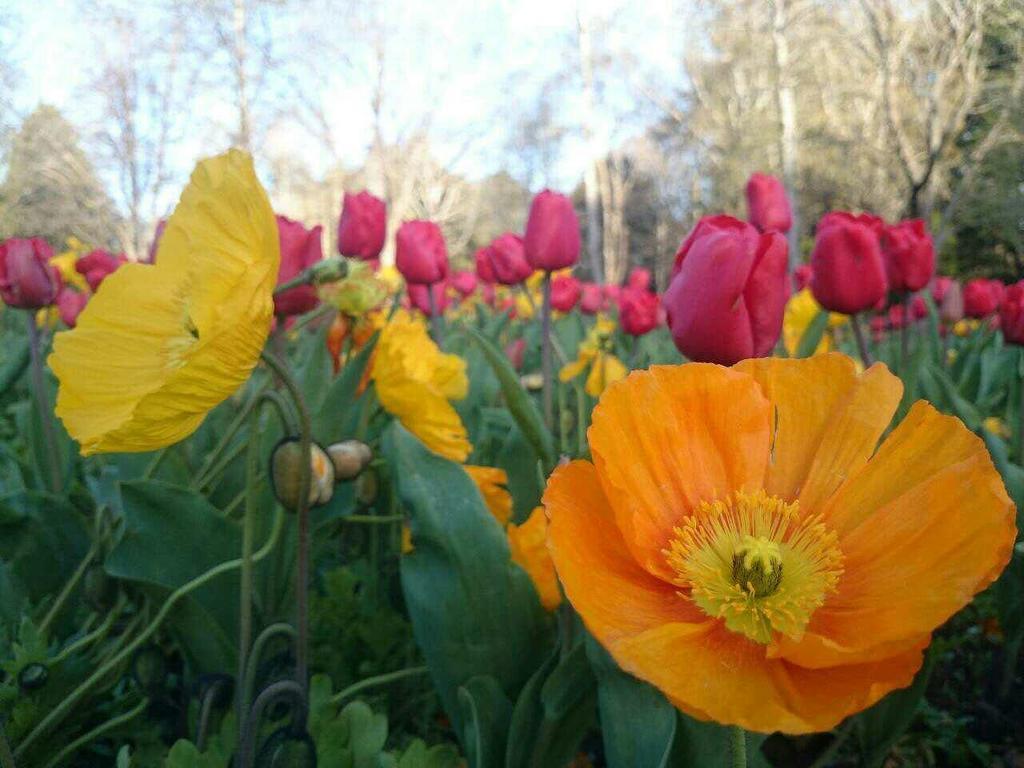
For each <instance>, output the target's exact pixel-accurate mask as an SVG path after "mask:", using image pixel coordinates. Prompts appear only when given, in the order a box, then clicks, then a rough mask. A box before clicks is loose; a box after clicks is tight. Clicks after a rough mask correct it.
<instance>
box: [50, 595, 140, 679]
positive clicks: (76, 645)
mask: <svg viewBox="0 0 1024 768" xmlns="http://www.w3.org/2000/svg"><path fill="white" fill-rule="evenodd" d="M124 603H125V597H124V594H123V593H121V594H119V595H118V596H117V603H116V604H115V605H114V607H113V608H112V609H111V611H110V613H108V614H107V617H106V618H105V619H104V620H103V623H102V624H100V625H99V626H98V627H96V629H94V630H93V631H92V632H90V633H89V634H88V635H83V636H82V637H81V638H79V639H78V640H76V641H75V642H73V643H72V644H71V645H69V646H68V647H67V648H65V649H64V650H63V651H61V652H60V653H58V654H57V655H56V656H54V657H53V658H52V659H50V662H49V663H50V664H51V665H56V664H59V663H60V662H62V661H64V659H66V658H67V657H68V656H71V655H72V654H73V653H77V652H78V651H80V650H82V649H83V648H85V647H87V646H89V645H92V644H93V643H94V642H96V641H97V640H102V639H103V638H104V637H106V636H107V633H108V632H109V631H110V628H111V627H112V626H113V625H114V622H115V621H117V618H118V616H120V615H121V609H122V608H123V607H124Z"/></svg>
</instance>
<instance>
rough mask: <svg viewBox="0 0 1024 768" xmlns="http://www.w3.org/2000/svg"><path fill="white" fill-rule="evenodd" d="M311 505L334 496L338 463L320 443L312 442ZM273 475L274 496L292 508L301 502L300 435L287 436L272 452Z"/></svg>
mask: <svg viewBox="0 0 1024 768" xmlns="http://www.w3.org/2000/svg"><path fill="white" fill-rule="evenodd" d="M308 460H309V463H310V478H309V505H310V506H311V507H317V506H320V505H322V504H326V503H327V502H328V501H330V500H331V496H332V495H333V493H334V464H333V463H332V462H331V459H330V457H329V456H328V455H327V452H326V451H324V449H323V448H321V447H320V446H319V445H317V444H316V443H310V444H309V459H308ZM270 478H271V484H272V486H273V489H274V496H276V497H277V500H278V501H279V502H281V506H283V507H284V508H285V509H286V510H288V511H289V512H294V511H295V510H296V509H298V506H299V487H300V484H301V483H302V454H301V444H300V441H299V440H298V438H295V437H286V438H285V439H284V440H282V441H281V442H280V443H278V444H277V447H276V448H275V449H274V452H273V453H272V454H271V456H270Z"/></svg>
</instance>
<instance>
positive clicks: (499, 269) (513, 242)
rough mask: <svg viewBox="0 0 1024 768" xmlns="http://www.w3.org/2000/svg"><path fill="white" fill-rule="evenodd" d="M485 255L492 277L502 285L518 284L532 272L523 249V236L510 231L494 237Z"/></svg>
mask: <svg viewBox="0 0 1024 768" xmlns="http://www.w3.org/2000/svg"><path fill="white" fill-rule="evenodd" d="M487 255H488V257H489V258H490V260H491V268H492V270H493V272H494V277H495V279H496V280H497V281H498V282H499V283H501V284H502V285H519V283H521V282H523V281H524V280H525V279H526V278H528V277H529V276H530V275H532V274H533V267H531V266H530V263H529V262H528V261H527V260H526V252H525V251H524V250H523V238H521V237H520V236H519V235H516V234H513V233H512V232H506V233H505V234H503V235H501V236H500V237H496V238H494V242H492V243H491V247H490V249H489V250H488V254H487Z"/></svg>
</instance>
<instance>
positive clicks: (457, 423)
mask: <svg viewBox="0 0 1024 768" xmlns="http://www.w3.org/2000/svg"><path fill="white" fill-rule="evenodd" d="M372 377H373V381H374V383H375V384H376V386H377V397H378V398H379V399H380V404H381V405H382V406H383V407H384V410H385V411H387V412H388V413H390V414H391V415H392V416H394V417H395V418H397V419H398V420H399V421H400V422H401V423H402V426H404V427H405V428H406V429H408V430H409V431H410V432H412V433H413V434H414V435H416V437H418V438H419V439H420V440H421V441H423V444H424V445H426V446H427V448H429V449H430V450H432V451H433V452H434V453H437V454H439V455H441V456H444V457H445V458H447V459H451V460H452V461H458V462H463V461H465V460H466V457H467V456H469V452H470V450H471V449H472V446H471V445H470V444H469V438H468V437H467V435H466V428H465V427H464V426H463V424H462V420H461V419H459V414H458V413H456V412H455V409H454V408H453V407H452V406H451V403H450V402H449V400H461V399H462V398H464V397H465V396H466V393H467V392H468V391H469V380H468V379H467V378H466V361H465V360H463V359H462V358H460V357H458V356H456V355H446V354H445V353H443V352H442V351H441V350H439V349H438V348H437V345H436V344H434V342H433V341H432V340H431V338H430V336H428V335H427V331H426V328H425V327H424V326H423V323H422V322H420V321H419V320H418V319H415V320H414V319H411V318H409V317H408V316H407V315H405V314H398V315H396V316H395V317H394V319H393V320H392V321H391V322H390V323H388V325H387V326H386V327H385V328H384V330H383V331H381V335H380V341H379V343H378V344H377V353H376V356H375V359H374V362H373V373H372Z"/></svg>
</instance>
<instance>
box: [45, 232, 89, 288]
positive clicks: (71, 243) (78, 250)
mask: <svg viewBox="0 0 1024 768" xmlns="http://www.w3.org/2000/svg"><path fill="white" fill-rule="evenodd" d="M85 251H86V249H85V246H83V245H82V243H81V242H79V240H78V239H77V238H74V237H69V238H68V250H66V251H64V252H63V253H58V254H57V255H56V256H54V257H53V258H52V259H50V263H51V264H52V265H53V266H55V267H56V268H57V271H58V272H60V276H61V279H62V280H63V281H64V283H65V284H67V285H71V286H74V287H75V288H77V289H78V290H79V291H81V292H82V293H85V292H87V291H88V290H89V284H88V283H87V282H86V281H85V276H84V275H83V274H82V273H80V272H79V271H78V270H77V269H75V262H76V261H78V259H79V258H81V257H82V256H84V255H85Z"/></svg>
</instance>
